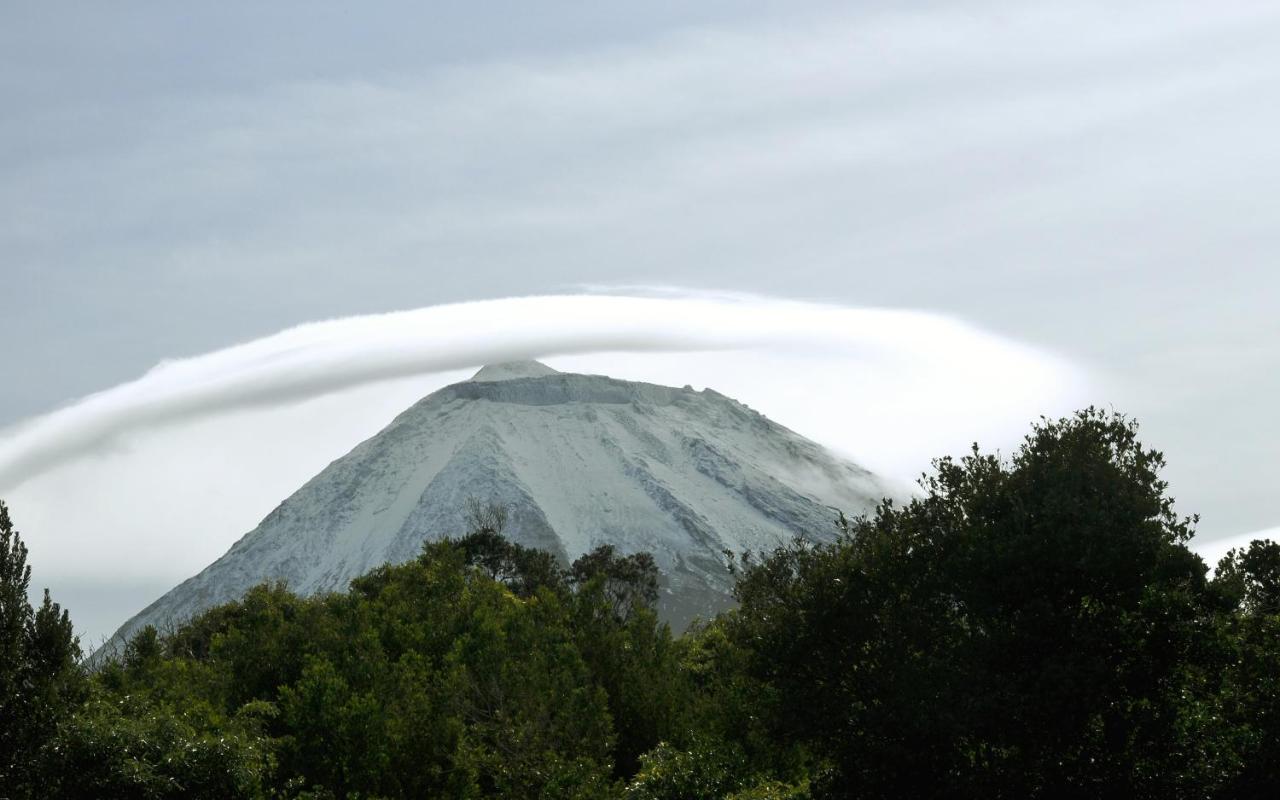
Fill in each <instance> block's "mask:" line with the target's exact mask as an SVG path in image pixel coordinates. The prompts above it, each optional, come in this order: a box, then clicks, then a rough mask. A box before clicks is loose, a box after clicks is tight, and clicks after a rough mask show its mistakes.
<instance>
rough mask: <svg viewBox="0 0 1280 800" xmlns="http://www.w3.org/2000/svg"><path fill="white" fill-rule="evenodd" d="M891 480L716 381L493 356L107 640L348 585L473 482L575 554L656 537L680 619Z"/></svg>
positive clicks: (536, 536)
mask: <svg viewBox="0 0 1280 800" xmlns="http://www.w3.org/2000/svg"><path fill="white" fill-rule="evenodd" d="M884 494H886V490H885V488H884V486H883V484H882V483H881V482H880V481H879V480H878V479H877V478H876V477H875V476H873V475H872V474H871V473H869V472H868V471H866V470H864V469H862V468H860V467H858V466H855V465H854V464H851V463H849V462H846V461H843V460H841V459H839V458H837V457H835V456H834V455H832V454H831V453H830V452H828V451H827V450H826V449H824V448H823V447H821V446H820V445H818V444H815V443H814V442H812V441H810V440H808V439H805V438H804V437H802V436H800V435H799V434H796V433H794V432H792V431H790V430H788V429H787V428H784V427H783V426H781V425H779V424H777V423H775V422H772V421H770V420H768V419H766V418H765V417H764V416H762V415H761V414H758V413H756V412H755V411H752V410H751V409H749V408H747V407H746V406H744V405H742V404H741V403H739V402H737V401H735V400H732V399H730V398H728V397H725V396H724V395H722V394H719V393H717V392H715V391H712V390H710V389H705V390H702V391H694V390H693V389H692V388H689V387H685V388H683V389H675V388H671V387H667V386H659V385H655V384H650V383H637V382H631V381H623V380H616V379H614V378H608V377H604V376H600V375H579V374H573V373H561V372H557V371H555V370H553V369H551V368H550V367H548V366H546V365H544V364H540V363H538V362H536V361H519V362H510V363H504V364H492V365H489V366H486V367H484V368H483V369H481V370H480V371H479V372H478V373H476V375H475V377H473V378H472V379H471V380H469V381H465V382H462V383H457V384H453V385H451V386H447V387H445V388H443V389H441V390H439V391H437V392H434V393H433V394H431V395H428V396H427V397H425V398H423V399H422V400H420V401H418V402H417V403H415V404H414V405H413V406H411V407H410V408H409V409H407V410H406V411H404V412H403V413H402V414H400V415H399V416H398V417H396V418H395V419H394V420H393V421H392V422H391V424H389V425H388V426H387V427H386V428H384V429H383V430H382V431H381V432H379V433H378V434H377V435H375V436H374V437H373V438H371V439H368V440H367V441H365V442H363V443H361V444H359V445H358V446H356V447H355V449H353V450H352V451H351V452H350V453H348V454H347V455H345V456H343V457H342V458H340V459H338V460H337V461H334V462H333V463H332V464H330V465H329V466H328V467H326V468H325V469H324V470H323V471H322V472H321V473H320V474H319V475H317V476H315V477H314V478H312V479H311V480H310V481H308V482H307V483H306V484H305V485H304V486H303V487H302V488H300V489H299V490H298V491H297V492H295V493H294V494H293V495H292V496H291V497H289V498H288V499H286V500H285V501H284V502H283V503H281V504H280V505H279V507H277V508H276V509H275V510H274V511H272V512H271V513H270V514H268V515H267V517H266V518H265V519H264V520H262V522H261V523H260V524H259V525H258V527H257V528H255V529H254V530H252V531H250V532H249V533H248V534H246V535H245V536H244V537H243V538H241V539H240V540H239V541H238V542H236V543H235V545H233V546H232V547H231V549H230V550H229V551H228V552H227V553H226V554H225V555H224V556H222V557H221V558H219V559H218V560H217V561H215V562H213V563H212V564H210V565H209V566H208V567H206V568H205V569H204V570H203V571H201V572H200V573H199V574H198V575H196V576H194V577H192V578H190V579H188V580H186V581H184V582H183V583H182V584H180V585H179V586H177V587H175V588H174V589H172V590H170V591H169V592H168V593H167V594H165V595H164V596H163V597H161V598H160V599H159V600H157V601H156V602H154V603H152V604H151V605H150V606H148V607H147V608H146V609H144V610H143V611H142V612H141V613H139V614H138V615H137V616H135V617H134V618H133V619H131V620H129V621H128V622H127V623H125V624H124V626H123V627H121V628H120V630H119V631H118V632H117V633H116V636H115V637H113V641H116V642H118V641H120V640H121V639H122V638H127V637H128V636H129V635H131V634H132V633H133V632H134V631H136V630H138V629H140V628H141V627H142V626H144V625H146V624H153V625H156V626H157V627H161V626H164V625H167V624H170V623H173V622H177V621H181V620H182V619H185V618H187V617H190V616H192V615H194V614H196V613H198V612H200V611H202V610H204V609H206V608H209V607H210V606H213V605H216V604H219V603H224V602H227V601H230V600H235V599H237V598H239V597H240V596H241V595H242V594H243V593H244V592H245V591H246V590H247V589H249V588H250V587H252V586H253V585H255V584H257V583H260V582H262V581H266V580H284V581H286V582H287V583H288V585H289V586H290V587H291V588H292V589H293V590H295V591H297V592H300V593H303V594H312V593H318V592H325V591H332V590H342V589H345V588H346V585H347V583H348V582H349V581H350V580H351V579H352V578H354V577H356V576H358V575H360V574H362V573H364V572H366V571H368V570H370V569H372V568H373V567H376V566H379V565H381V564H383V563H386V562H402V561H406V560H409V559H411V558H413V557H414V556H415V555H417V553H418V552H419V551H420V550H421V548H422V544H423V542H424V541H425V540H428V539H438V538H441V537H444V536H450V535H455V536H456V535H460V534H462V533H463V532H464V521H463V514H464V506H465V504H466V501H467V499H468V498H470V497H475V498H478V499H480V500H482V501H495V502H499V503H502V504H504V505H506V506H507V508H508V511H509V519H508V524H507V528H506V531H505V533H506V535H507V536H508V537H509V538H511V539H512V540H513V541H515V542H517V543H519V544H522V545H526V546H531V547H538V548H542V549H545V550H549V551H551V552H552V553H555V554H556V555H557V556H558V557H560V558H561V559H563V560H565V561H566V562H567V561H570V560H572V559H574V558H577V557H578V556H580V555H582V554H583V553H585V552H587V551H589V550H591V549H592V548H594V547H596V546H598V545H601V544H611V545H613V546H615V547H616V548H617V549H618V551H619V552H620V553H621V554H627V553H632V552H636V551H642V550H643V551H648V552H651V553H652V554H653V556H654V558H655V560H656V561H657V564H658V566H659V567H660V568H661V570H662V572H663V574H664V576H665V586H664V587H663V593H662V597H661V600H660V607H659V608H660V611H661V612H662V613H663V614H664V616H665V618H666V619H668V620H669V621H671V622H672V623H673V624H674V625H676V626H682V625H683V624H685V623H686V622H687V621H688V620H689V619H690V618H692V617H693V616H694V615H709V614H710V613H712V612H713V611H715V610H718V609H719V608H723V607H724V606H726V605H727V604H728V603H729V602H730V601H729V592H730V589H731V586H732V577H731V576H730V574H729V573H728V571H727V569H726V564H725V557H724V551H726V550H728V551H732V552H735V553H737V552H741V551H744V550H756V551H759V550H762V549H767V548H772V547H773V546H775V545H777V544H779V543H781V542H784V541H787V540H789V539H791V538H792V537H793V536H795V535H797V534H803V535H806V536H810V537H813V538H815V539H819V540H821V539H828V538H830V537H832V536H833V535H834V533H835V527H834V524H833V521H834V519H835V517H836V509H840V510H843V511H845V512H846V513H849V514H859V513H862V512H865V511H869V510H871V509H872V508H873V506H874V504H875V503H876V502H878V501H879V500H880V498H881V497H882V496H883V495H884Z"/></svg>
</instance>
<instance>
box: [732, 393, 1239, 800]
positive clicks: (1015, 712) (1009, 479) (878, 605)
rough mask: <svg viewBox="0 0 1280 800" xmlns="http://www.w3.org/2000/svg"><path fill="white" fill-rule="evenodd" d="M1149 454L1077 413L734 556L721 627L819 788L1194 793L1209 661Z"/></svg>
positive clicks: (1205, 723)
mask: <svg viewBox="0 0 1280 800" xmlns="http://www.w3.org/2000/svg"><path fill="white" fill-rule="evenodd" d="M1163 464H1164V462H1163V459H1162V457H1161V455H1160V453H1158V452H1156V451H1154V450H1149V449H1147V448H1145V447H1143V446H1142V445H1141V444H1140V442H1139V441H1138V439H1137V427H1136V425H1135V424H1134V423H1132V422H1131V421H1129V420H1127V419H1125V418H1123V417H1120V416H1117V415H1110V414H1104V413H1102V412H1098V411H1095V410H1092V409H1090V410H1087V411H1083V412H1080V413H1078V414H1077V415H1076V416H1074V417H1071V418H1068V419H1064V420H1059V421H1046V422H1042V423H1041V424H1039V425H1037V426H1035V427H1034V429H1033V431H1032V433H1031V434H1030V435H1029V436H1028V437H1027V438H1026V440H1025V441H1024V442H1023V444H1022V446H1021V447H1020V448H1019V449H1018V451H1017V452H1016V453H1015V454H1014V455H1013V457H1012V459H1010V460H1008V461H1006V460H1003V459H1001V458H999V457H997V456H994V455H984V454H982V453H981V452H979V451H978V450H977V448H976V447H975V448H974V450H973V452H972V453H971V454H970V455H969V456H966V457H965V458H963V459H961V460H960V461H952V460H951V459H942V460H940V461H938V462H935V468H936V469H935V472H934V474H933V475H932V476H929V477H927V478H925V479H924V480H923V481H922V488H923V489H924V495H923V496H922V497H921V498H919V499H917V500H915V501H913V502H911V503H910V504H909V505H907V506H906V507H904V508H897V507H895V506H893V505H892V504H889V503H886V504H885V505H883V506H882V507H881V508H879V509H878V511H877V513H876V514H875V516H874V517H872V518H870V519H865V520H859V521H856V522H854V523H851V524H849V525H848V530H847V535H846V536H845V537H843V538H842V539H841V540H840V541H839V542H837V543H836V544H833V545H829V546H824V545H808V544H804V543H799V544H796V545H793V546H790V547H786V548H782V549H780V550H778V551H777V552H775V553H773V554H772V555H771V556H770V557H769V558H767V559H765V560H764V561H763V562H761V563H759V564H754V565H749V566H748V568H747V570H746V572H745V575H744V577H743V578H742V580H741V582H740V584H739V587H738V595H739V599H740V600H741V603H742V607H741V611H740V612H738V613H737V614H736V615H735V617H734V619H733V630H734V633H735V636H736V638H737V639H738V641H739V642H741V643H742V644H743V646H745V647H748V648H749V649H750V650H751V651H752V653H753V658H752V662H751V666H750V669H751V670H752V671H753V673H754V674H755V675H756V676H758V677H759V678H760V679H761V680H764V681H766V682H767V683H769V684H770V685H771V686H773V687H775V688H776V690H777V691H778V693H779V695H780V703H779V706H778V708H777V709H776V710H775V711H776V713H775V716H774V726H775V727H774V730H775V731H776V733H777V735H778V736H779V737H781V738H782V739H783V740H784V741H795V740H801V741H807V742H809V743H811V744H812V746H813V747H814V748H815V749H817V750H819V751H820V752H822V753H825V754H826V756H828V757H829V758H831V759H832V761H833V763H834V764H835V766H836V768H837V769H836V771H835V772H834V773H832V779H831V780H830V781H829V782H828V785H827V786H826V787H825V789H824V791H826V792H828V793H831V794H833V795H835V794H844V793H857V794H859V795H860V796H866V797H888V796H903V795H909V796H916V797H929V796H951V797H958V796H972V797H979V796H1018V797H1047V796H1062V795H1064V794H1069V795H1075V796H1090V795H1095V796H1096V794H1097V793H1099V792H1103V791H1123V792H1124V793H1126V795H1127V796H1131V797H1168V796H1183V795H1187V794H1190V793H1194V792H1202V791H1205V790H1206V788H1207V787H1208V788H1211V786H1212V784H1213V781H1214V780H1215V777H1214V776H1217V775H1220V774H1221V771H1222V767H1223V763H1222V762H1221V761H1219V760H1218V759H1219V757H1220V751H1219V749H1218V748H1217V747H1216V746H1214V745H1211V744H1206V743H1212V742H1218V741H1220V740H1221V737H1222V735H1223V733H1222V731H1221V730H1220V729H1219V728H1218V727H1216V726H1215V723H1214V721H1213V720H1214V715H1212V714H1208V713H1204V712H1205V710H1206V708H1207V707H1209V706H1211V705H1212V704H1213V703H1214V702H1215V700H1214V694H1215V684H1214V682H1213V676H1214V675H1215V674H1216V671H1217V669H1218V668H1219V667H1220V666H1221V664H1220V662H1217V661H1215V660H1214V656H1213V653H1214V648H1213V646H1212V645H1213V642H1212V634H1211V633H1210V632H1209V631H1210V628H1211V626H1209V625H1207V624H1206V620H1207V619H1209V618H1210V617H1211V602H1210V597H1209V593H1208V592H1207V591H1206V586H1207V583H1206V577H1205V576H1206V568H1205V566H1204V564H1203V562H1201V561H1200V559H1199V558H1197V557H1196V556H1195V555H1193V554H1192V553H1190V552H1189V551H1188V550H1187V549H1186V547H1185V542H1186V541H1187V540H1188V538H1189V537H1190V535H1191V525H1192V522H1193V520H1189V519H1182V518H1179V517H1178V516H1177V515H1176V514H1175V513H1174V509H1173V501H1172V499H1171V498H1170V497H1169V496H1168V495H1167V493H1166V485H1165V483H1164V481H1163V480H1162V479H1161V478H1160V475H1159V473H1160V469H1161V468H1162V467H1163ZM819 788H822V787H819Z"/></svg>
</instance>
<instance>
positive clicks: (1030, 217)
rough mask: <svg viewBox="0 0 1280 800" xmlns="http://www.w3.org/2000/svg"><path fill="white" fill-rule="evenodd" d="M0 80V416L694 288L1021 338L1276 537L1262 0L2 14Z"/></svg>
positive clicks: (1271, 49)
mask: <svg viewBox="0 0 1280 800" xmlns="http://www.w3.org/2000/svg"><path fill="white" fill-rule="evenodd" d="M624 5H625V6H626V7H625V8H624V7H623V6H624ZM0 103H2V104H3V105H2V107H3V109H4V112H3V114H0V362H2V364H3V368H4V374H5V380H4V382H3V389H0V426H2V425H6V424H10V423H18V422H20V421H22V420H24V419H27V418H29V417H32V416H35V415H39V414H43V413H45V412H48V411H50V410H52V409H54V408H56V407H59V406H62V405H64V404H66V403H68V402H70V401H73V400H74V399H76V398H78V397H80V396H83V395H86V394H89V393H92V392H96V391H100V390H103V389H107V388H109V387H112V386H114V385H117V384H121V383H124V382H127V381H131V380H133V379H135V378H137V377H138V376H139V375H141V374H142V373H144V372H146V371H147V370H148V369H150V368H151V367H152V366H154V365H155V364H156V363H157V362H159V361H160V360H162V359H168V358H177V357H190V356H196V355H199V354H201V353H205V352H208V351H212V350H217V349H220V348H224V347H227V346H230V345H234V344H236V343H239V342H243V341H246V340H250V339H255V338H258V337H263V336H268V335H270V334H274V333H275V332H277V331H280V330H281V329H284V328H287V327H290V326H294V325H298V324H301V323H306V322H309V321H314V320H320V319H327V318H332V317H343V316H349V315H357V314H369V313H375V312H385V311H392V310H399V309H411V308H417V307H423V306H431V305H438V304H441V303H448V302H458V301H466V300H476V299H485V298H496V297H503V296H513V295H531V294H547V293H556V294H564V293H571V292H574V291H577V290H579V289H580V288H581V287H583V286H595V287H599V286H614V287H616V286H625V285H635V284H641V285H667V286H683V287H691V288H694V289H711V290H734V291H740V292H750V293H753V294H756V295H761V296H770V297H778V298H791V299H807V300H819V301H823V302H827V303H831V304H836V305H839V306H843V307H884V308H890V309H902V310H920V311H925V312H932V313H936V314H939V315H945V316H946V317H947V318H953V319H959V320H962V321H965V322H967V323H969V324H971V325H973V326H975V327H976V328H979V329H981V330H983V331H987V332H990V333H991V334H992V335H994V336H998V337H1002V338H1003V339H1005V340H1007V341H1009V342H1014V343H1020V344H1022V345H1025V346H1027V347H1029V348H1034V349H1035V350H1036V351H1038V352H1042V353H1044V354H1046V358H1052V359H1060V360H1062V361H1064V362H1067V363H1069V364H1071V365H1074V366H1075V367H1078V368H1079V370H1081V371H1083V372H1085V373H1087V374H1088V375H1089V376H1090V384H1089V385H1090V393H1089V395H1088V397H1087V398H1085V399H1086V400H1088V401H1091V402H1096V403H1099V404H1104V405H1109V406H1114V407H1115V408H1117V409H1119V410H1122V411H1126V412H1128V413H1131V414H1133V415H1135V416H1137V417H1138V418H1139V420H1140V421H1141V422H1142V423H1143V426H1144V431H1145V438H1146V440H1147V441H1148V442H1150V443H1152V444H1154V445H1156V446H1158V447H1160V448H1161V449H1163V450H1164V451H1165V453H1166V455H1167V457H1168V458H1169V461H1170V469H1169V471H1168V477H1169V479H1170V481H1171V483H1172V492H1173V494H1174V495H1175V496H1176V497H1177V498H1178V499H1179V505H1180V507H1181V509H1182V510H1183V511H1184V512H1186V513H1192V512H1199V513H1200V514H1201V515H1202V517H1203V522H1202V524H1201V530H1202V532H1203V534H1204V535H1205V536H1207V537H1210V538H1215V537H1226V536H1232V535H1237V534H1242V533H1245V532H1248V531H1253V530H1259V529H1264V528H1270V527H1273V526H1275V525H1276V524H1277V523H1280V512H1277V510H1276V507H1275V497H1276V493H1275V484H1276V482H1277V478H1278V477H1280V474H1278V472H1280V471H1278V470H1277V469H1276V467H1275V454H1276V451H1277V446H1278V445H1280V422H1278V421H1277V419H1276V412H1275V409H1276V407H1277V404H1278V403H1277V397H1278V395H1280V322H1277V305H1278V301H1280V259H1278V256H1280V145H1277V142H1278V141H1280V5H1277V4H1276V3H1275V2H1274V0H1270V1H1268V2H1256V3H1249V2H1220V3H1212V4H1210V3H1205V2H1203V1H1202V0H1198V1H1197V2H1177V0H1172V1H1171V0H1162V1H1161V2H1141V1H1136V0H1135V1H1131V2H1125V3H1114V2H1098V3H1091V2H1075V3H1069V4H1067V3H1048V2H1021V3H1011V2H1004V3H980V2H957V1H955V0H951V1H949V2H938V3H931V2H919V3H887V2H865V3H856V4H851V3H829V4H827V3H794V2H789V3H764V2H744V1H743V0H735V2H709V1H707V0H704V1H703V2H698V3H686V2H674V0H673V1H672V2H646V3H635V4H617V3H587V2H576V3H569V2H552V1H548V2H542V3H538V4H536V5H531V4H528V3H517V2H494V3H475V2H467V3H462V2H458V3H452V2H451V3H440V2H437V3H430V4H424V3H404V4H391V3H384V4H380V5H379V6H378V7H377V10H376V11H374V10H371V9H370V7H368V6H365V7H361V8H359V9H358V10H357V9H356V7H354V6H351V5H350V4H331V5H326V4H317V3H312V2H305V3H303V2H297V3H288V2H277V3H271V4H260V3H218V4H208V5H205V6H201V7H198V8H196V7H193V5H192V4H160V3H112V4H89V3H86V4H83V5H81V6H80V7H78V8H74V9H73V8H72V7H71V6H69V5H64V4H57V5H55V4H48V3H44V4H23V5H18V4H8V5H6V7H5V8H4V9H3V11H0ZM740 399H743V400H744V401H746V402H748V403H751V402H752V398H750V397H743V398H740ZM849 409H850V413H857V404H856V402H852V401H851V402H850V404H849ZM1046 410H1049V409H1046ZM780 421H782V422H783V423H784V424H786V423H788V422H789V420H786V419H782V420H780ZM1025 422H1026V421H1025V420H1019V421H1018V423H1019V424H1025ZM796 426H797V427H800V426H799V425H798V424H796ZM806 432H808V431H806ZM816 433H817V438H819V439H821V438H823V437H822V436H821V435H820V434H821V432H816ZM962 433H963V432H962ZM264 468H265V467H264ZM14 513H15V516H16V517H17V518H18V519H19V522H21V520H22V518H23V514H22V512H21V510H20V509H16V508H15V510H14ZM27 527H29V526H27ZM242 532H243V531H239V532H236V534H235V535H238V534H239V533H242ZM34 533H35V532H34V531H32V532H31V533H29V535H34ZM232 539H234V536H232Z"/></svg>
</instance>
